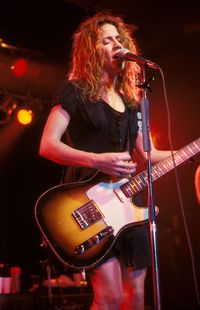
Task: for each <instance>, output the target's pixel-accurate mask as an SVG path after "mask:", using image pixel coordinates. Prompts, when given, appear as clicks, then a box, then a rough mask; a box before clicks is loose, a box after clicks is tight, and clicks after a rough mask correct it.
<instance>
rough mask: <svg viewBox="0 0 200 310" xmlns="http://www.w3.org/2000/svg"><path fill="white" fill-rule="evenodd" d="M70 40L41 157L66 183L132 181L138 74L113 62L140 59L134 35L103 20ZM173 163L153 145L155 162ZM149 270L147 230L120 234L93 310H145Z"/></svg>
mask: <svg viewBox="0 0 200 310" xmlns="http://www.w3.org/2000/svg"><path fill="white" fill-rule="evenodd" d="M73 39H74V40H73V49H72V62H71V68H70V71H69V74H68V78H67V79H66V81H64V82H63V83H62V84H61V86H60V88H59V90H58V93H57V95H56V98H55V104H54V106H53V108H52V110H51V112H50V114H49V117H48V120H47V122H46V125H45V128H44V131H43V135H42V139H41V145H40V155H41V156H44V157H46V158H48V159H50V160H52V161H54V162H56V163H59V164H61V165H63V166H65V167H66V171H65V175H64V179H63V181H64V182H75V181H79V180H85V179H87V178H88V177H90V176H91V175H92V174H93V173H94V172H95V171H97V170H98V171H100V172H101V173H103V174H106V175H109V176H112V177H120V178H124V177H129V176H130V174H134V173H135V171H136V163H135V162H134V159H133V158H132V153H133V149H134V148H135V149H136V150H137V152H138V154H139V156H140V157H141V158H143V159H144V160H145V158H146V156H145V153H144V152H143V146H142V134H141V132H140V131H138V126H137V110H138V106H139V102H140V99H141V98H140V97H141V96H140V95H141V94H140V91H139V88H138V87H137V80H138V79H139V77H140V67H139V66H138V65H137V64H136V63H134V62H126V63H125V62H123V61H121V60H118V59H114V56H115V54H116V53H117V52H118V51H119V50H120V49H121V48H127V49H129V50H130V51H131V52H132V53H134V54H137V47H136V43H135V40H134V39H133V38H132V37H131V28H130V27H129V26H128V25H126V24H125V23H124V22H123V20H122V19H121V18H119V17H115V16H112V15H110V14H107V13H105V14H104V13H98V14H96V15H95V16H94V17H92V18H89V19H88V20H86V21H84V22H83V23H82V24H81V25H80V27H79V29H78V31H77V32H76V33H75V34H74V37H73ZM169 155H170V152H168V151H159V150H157V149H156V148H155V147H154V146H153V145H152V154H151V157H152V161H153V162H157V161H159V160H162V159H164V158H165V157H167V156H169ZM150 263H151V255H150V248H149V241H148V227H146V226H138V227H135V228H132V229H131V230H130V231H128V232H123V233H122V234H121V236H120V238H119V240H118V241H117V242H116V244H115V245H114V246H113V249H112V251H111V252H110V253H109V255H108V256H107V257H106V259H104V261H103V262H102V263H101V264H99V265H98V266H97V267H96V268H94V269H93V270H91V271H90V272H89V276H90V279H91V282H92V286H93V291H94V301H93V304H92V306H91V309H93V310H94V309H98V310H100V309H102V310H106V309H109V310H112V309H115V310H116V309H119V308H120V307H121V308H122V304H123V305H124V307H125V309H144V281H145V275H146V269H147V267H148V266H149V265H150ZM123 287H126V296H127V294H128V298H126V300H125V299H124V300H123ZM125 302H126V304H125Z"/></svg>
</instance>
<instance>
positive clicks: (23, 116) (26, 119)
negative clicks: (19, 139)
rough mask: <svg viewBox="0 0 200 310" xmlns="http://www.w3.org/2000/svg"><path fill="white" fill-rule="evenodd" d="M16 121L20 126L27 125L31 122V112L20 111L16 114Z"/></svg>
mask: <svg viewBox="0 0 200 310" xmlns="http://www.w3.org/2000/svg"><path fill="white" fill-rule="evenodd" d="M17 120H18V122H19V123H20V124H22V125H29V124H30V123H31V122H32V120H33V112H32V111H31V110H25V109H21V110H19V111H18V113H17Z"/></svg>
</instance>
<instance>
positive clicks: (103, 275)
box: [89, 257, 122, 310]
mask: <svg viewBox="0 0 200 310" xmlns="http://www.w3.org/2000/svg"><path fill="white" fill-rule="evenodd" d="M89 276H90V279H91V282H92V287H93V291H94V300H93V304H92V306H91V308H90V309H91V310H119V309H120V304H121V301H122V277H121V268H120V264H119V262H118V260H117V259H116V258H115V257H113V258H111V259H109V260H108V261H106V262H105V263H104V264H102V265H101V266H99V267H98V268H96V269H94V270H93V271H92V272H91V273H90V275H89Z"/></svg>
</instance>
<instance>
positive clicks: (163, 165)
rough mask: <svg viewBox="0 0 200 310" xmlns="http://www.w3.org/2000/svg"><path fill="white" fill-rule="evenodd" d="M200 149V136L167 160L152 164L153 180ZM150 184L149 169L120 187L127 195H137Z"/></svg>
mask: <svg viewBox="0 0 200 310" xmlns="http://www.w3.org/2000/svg"><path fill="white" fill-rule="evenodd" d="M199 151H200V138H198V139H197V140H195V141H193V142H191V143H190V144H188V145H186V146H185V147H183V148H182V149H180V150H179V151H177V152H176V153H174V154H173V156H169V157H167V158H166V159H165V160H163V161H161V162H158V163H157V164H155V165H153V166H152V171H151V174H152V181H156V180H157V179H159V178H160V177H162V176H163V175H165V174H166V173H167V172H169V171H171V170H172V169H174V168H175V166H179V165H180V164H182V163H184V162H185V161H186V160H188V159H189V158H191V157H193V156H194V155H196V154H197V153H198V152H199ZM147 185H148V172H147V170H145V171H143V172H141V173H140V174H138V175H136V176H135V177H134V178H132V179H131V180H130V181H128V182H126V183H125V184H123V185H121V187H120V189H121V190H122V192H123V193H124V194H125V195H126V197H129V198H130V197H132V196H136V195H137V194H138V193H139V192H141V191H143V190H144V189H145V188H146V187H147Z"/></svg>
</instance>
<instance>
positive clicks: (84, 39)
mask: <svg viewBox="0 0 200 310" xmlns="http://www.w3.org/2000/svg"><path fill="white" fill-rule="evenodd" d="M104 24H112V25H114V26H115V27H116V29H117V30H118V32H119V35H120V42H121V43H122V45H123V47H124V48H127V49H129V50H130V51H131V52H132V53H134V54H138V48H137V44H136V42H135V40H134V39H133V38H132V32H133V26H131V25H128V24H125V23H124V21H123V20H122V19H121V17H118V16H113V15H111V14H109V13H103V12H101V13H97V14H96V15H94V16H93V17H91V18H89V19H87V20H86V21H84V22H82V23H81V24H80V26H79V29H78V30H77V31H76V32H75V33H74V35H73V45H72V54H71V57H72V61H71V68H70V70H69V74H68V78H69V79H70V80H73V81H75V83H76V85H77V86H78V87H79V88H80V89H81V93H82V97H83V98H84V99H89V100H91V101H93V102H97V101H98V100H100V99H101V98H102V94H103V93H104V91H105V89H104V86H103V85H102V75H103V67H104V57H103V54H102V50H101V48H100V47H99V43H100V31H101V27H102V26H103V25H104ZM139 75H140V67H139V66H138V65H137V64H136V63H135V62H126V63H125V66H124V69H123V72H122V73H121V74H120V75H119V78H118V81H117V90H118V91H119V93H120V94H121V95H122V97H123V99H124V101H125V102H126V103H127V104H128V105H130V106H137V105H138V103H139V100H140V91H139V90H138V87H137V85H136V83H137V80H138V77H139Z"/></svg>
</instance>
